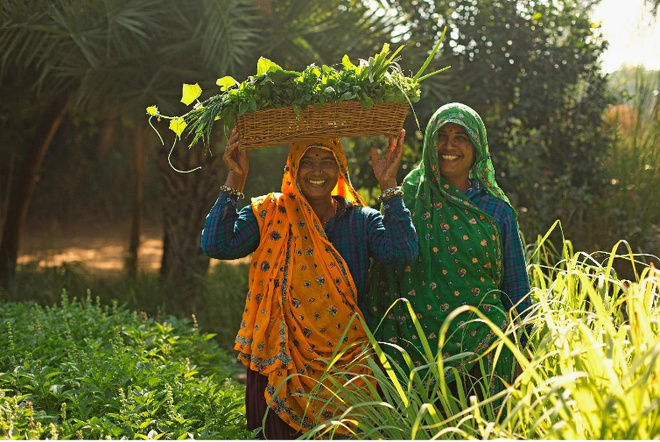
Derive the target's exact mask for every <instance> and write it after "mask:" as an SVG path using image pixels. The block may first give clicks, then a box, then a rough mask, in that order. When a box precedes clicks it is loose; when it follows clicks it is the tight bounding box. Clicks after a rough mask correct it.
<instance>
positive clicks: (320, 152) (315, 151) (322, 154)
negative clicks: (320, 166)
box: [302, 147, 335, 161]
mask: <svg viewBox="0 0 660 442" xmlns="http://www.w3.org/2000/svg"><path fill="white" fill-rule="evenodd" d="M302 158H303V159H307V160H309V159H314V160H325V159H331V160H333V161H334V159H335V156H334V155H333V154H332V152H329V151H327V150H325V149H320V148H318V147H310V148H309V149H307V152H305V155H303V156H302Z"/></svg>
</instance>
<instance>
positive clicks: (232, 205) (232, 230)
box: [201, 192, 260, 259]
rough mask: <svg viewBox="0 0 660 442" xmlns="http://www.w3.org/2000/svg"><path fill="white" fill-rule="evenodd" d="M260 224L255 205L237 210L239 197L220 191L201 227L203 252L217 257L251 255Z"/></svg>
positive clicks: (234, 257)
mask: <svg viewBox="0 0 660 442" xmlns="http://www.w3.org/2000/svg"><path fill="white" fill-rule="evenodd" d="M259 239H260V235H259V224H258V222H257V219H256V217H255V216H254V213H253V212H252V206H250V205H247V206H245V207H243V208H242V209H241V210H240V211H238V210H236V199H235V198H233V197H231V196H230V195H229V194H228V193H226V192H220V196H218V199H217V200H216V202H215V204H214V205H213V208H212V209H211V211H210V212H209V214H208V215H207V216H206V222H205V224H204V230H202V244H201V246H202V252H204V254H205V255H207V256H210V257H211V258H216V259H237V258H242V257H244V256H247V255H249V254H250V253H252V252H254V251H255V250H257V247H258V246H259Z"/></svg>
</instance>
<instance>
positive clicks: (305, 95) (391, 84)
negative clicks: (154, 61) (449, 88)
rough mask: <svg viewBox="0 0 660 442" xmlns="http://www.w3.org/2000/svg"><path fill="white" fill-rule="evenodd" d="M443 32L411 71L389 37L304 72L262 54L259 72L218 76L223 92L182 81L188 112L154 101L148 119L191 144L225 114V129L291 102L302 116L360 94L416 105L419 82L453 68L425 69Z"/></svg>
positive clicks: (369, 103)
mask: <svg viewBox="0 0 660 442" xmlns="http://www.w3.org/2000/svg"><path fill="white" fill-rule="evenodd" d="M445 31H446V29H445ZM443 37H444V32H443V34H442V37H441V38H440V40H439V41H438V42H437V44H436V45H435V47H434V48H433V50H432V51H431V53H430V54H429V56H428V58H427V59H426V62H425V63H424V64H423V65H422V67H421V68H420V69H419V71H418V72H417V73H416V74H415V75H413V76H407V75H405V73H404V72H403V71H402V70H401V68H400V67H399V66H398V64H397V63H396V62H397V61H398V60H399V58H398V56H399V53H400V51H401V50H402V49H403V47H404V46H401V47H399V48H398V49H397V50H395V51H394V52H392V51H391V50H390V45H389V44H387V43H385V44H384V45H383V47H382V49H381V51H380V52H379V53H377V54H375V55H374V56H373V57H369V59H368V60H360V61H359V62H358V63H357V64H354V63H353V62H352V61H351V60H350V58H349V56H348V55H344V57H343V58H342V62H341V66H339V67H333V66H327V65H322V66H316V65H315V64H311V65H309V66H307V68H305V69H304V70H303V71H302V72H297V71H287V70H285V69H283V68H282V67H281V66H279V65H278V64H277V63H275V62H273V61H271V60H268V59H266V58H264V57H261V58H260V59H259V61H258V62H257V73H256V74H255V75H253V76H249V77H248V78H247V79H246V80H245V81H242V82H238V81H237V80H235V79H234V78H232V77H228V76H226V77H223V78H220V79H218V80H217V82H216V84H217V85H218V86H219V87H220V93H218V94H216V95H213V96H212V97H210V98H208V99H206V100H204V101H199V97H200V96H201V94H202V90H201V88H200V87H199V85H198V84H194V85H190V84H184V85H183V93H182V99H181V102H182V103H184V104H186V105H193V109H192V110H190V111H189V112H188V113H186V114H184V115H181V116H166V115H162V114H161V113H160V111H159V110H158V107H157V106H150V107H148V108H147V114H148V115H149V121H150V122H151V119H152V118H154V117H156V118H158V119H160V118H164V119H167V120H169V121H170V125H169V128H170V129H171V130H172V131H173V132H174V133H175V134H176V136H177V137H181V135H182V134H183V132H184V131H187V133H189V134H192V135H193V139H192V142H191V143H190V145H191V146H192V145H194V144H195V143H197V142H198V141H199V140H204V141H206V142H208V139H209V137H210V134H211V129H212V127H213V125H214V124H215V122H216V121H217V120H222V124H223V126H224V129H225V131H228V130H229V129H231V128H232V127H233V126H234V124H235V122H236V118H237V117H239V116H241V115H243V114H245V113H249V112H255V111H258V110H260V109H271V108H281V107H287V106H291V107H293V109H294V110H295V112H296V114H297V115H298V116H299V115H300V111H301V110H304V109H305V108H307V107H308V106H319V107H322V106H324V105H325V104H327V103H329V104H337V103H341V102H343V101H350V100H357V101H359V102H360V104H361V105H362V106H364V107H366V108H371V107H373V106H374V104H377V103H387V102H396V103H399V104H409V105H412V103H414V102H417V101H419V97H420V88H419V83H420V82H422V81H423V80H425V79H427V78H429V77H432V76H433V75H436V74H438V73H440V72H443V71H444V70H446V69H448V68H449V67H445V68H443V69H440V70H437V71H434V72H431V73H429V74H426V75H424V72H425V70H426V68H427V67H428V65H429V63H430V62H431V60H432V59H433V57H434V56H435V54H436V52H437V51H438V49H439V47H440V43H441V42H442V40H443ZM152 127H153V125H152ZM161 141H162V138H161Z"/></svg>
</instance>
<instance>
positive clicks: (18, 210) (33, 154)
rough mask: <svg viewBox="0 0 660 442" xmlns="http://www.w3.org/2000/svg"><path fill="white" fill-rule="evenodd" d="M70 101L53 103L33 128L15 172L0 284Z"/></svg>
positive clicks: (10, 269) (0, 250)
mask: <svg viewBox="0 0 660 442" xmlns="http://www.w3.org/2000/svg"><path fill="white" fill-rule="evenodd" d="M71 99H72V97H65V98H62V99H59V100H54V101H53V102H52V104H51V105H50V107H49V108H48V110H47V111H46V113H45V114H44V115H43V118H42V119H41V121H40V124H38V125H36V128H37V130H36V133H35V135H34V138H33V139H32V142H31V143H30V145H29V146H27V151H26V152H25V156H24V158H23V162H22V163H21V166H20V168H19V169H18V171H17V176H16V180H15V182H14V185H13V186H12V187H11V190H10V193H9V199H8V203H7V216H6V218H5V221H4V225H3V228H2V237H0V283H1V284H4V285H7V283H8V282H9V281H10V280H11V279H12V278H13V276H14V274H15V272H16V260H17V259H18V245H19V238H20V234H21V229H22V227H23V223H24V222H25V218H26V216H27V211H28V207H29V205H30V199H31V198H32V193H33V192H34V188H35V186H36V183H37V178H38V175H39V169H40V168H41V163H42V162H43V159H44V157H45V156H46V152H48V148H49V147H50V142H51V141H52V139H53V136H54V135H55V132H56V131H57V128H58V127H59V126H60V124H61V123H62V120H63V119H64V116H65V115H66V112H67V110H68V109H69V106H70V105H71Z"/></svg>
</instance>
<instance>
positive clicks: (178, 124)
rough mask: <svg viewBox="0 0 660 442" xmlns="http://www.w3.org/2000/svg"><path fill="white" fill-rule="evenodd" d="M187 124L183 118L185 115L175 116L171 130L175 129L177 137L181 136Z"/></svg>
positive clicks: (171, 123)
mask: <svg viewBox="0 0 660 442" xmlns="http://www.w3.org/2000/svg"><path fill="white" fill-rule="evenodd" d="M186 126H187V124H186V122H185V121H184V120H183V117H177V118H174V119H173V120H172V121H170V130H171V131H173V132H174V133H175V134H176V136H177V137H181V134H182V133H183V130H184V129H185V128H186Z"/></svg>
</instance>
